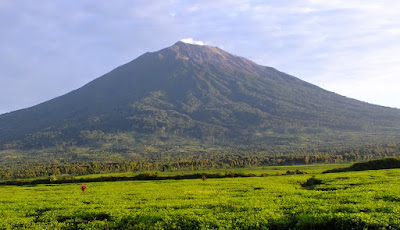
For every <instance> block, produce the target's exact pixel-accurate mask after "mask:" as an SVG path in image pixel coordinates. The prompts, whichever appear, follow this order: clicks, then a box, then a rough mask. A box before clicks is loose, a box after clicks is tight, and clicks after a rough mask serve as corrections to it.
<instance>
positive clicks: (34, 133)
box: [0, 42, 400, 150]
mask: <svg viewBox="0 0 400 230" xmlns="http://www.w3.org/2000/svg"><path fill="white" fill-rule="evenodd" d="M121 135H122V136H123V137H121V138H120V139H121V140H120V143H121V144H120V145H122V144H123V146H124V148H125V150H126V149H129V148H131V147H132V148H134V147H137V146H142V147H143V148H144V147H149V146H152V145H154V143H157V142H158V141H162V142H163V143H164V144H166V145H168V144H169V145H171V146H176V145H179V144H178V142H179V143H185V141H189V142H190V143H191V144H193V145H195V146H198V147H199V148H203V149H207V148H208V147H207V146H211V145H212V146H220V147H235V146H241V147H246V146H248V147H249V148H250V146H270V147H271V148H273V147H274V146H290V145H307V146H311V147H312V146H318V145H321V143H323V144H326V143H328V144H329V145H333V146H334V145H341V144H342V143H343V140H348V139H349V138H350V139H351V138H353V139H354V140H365V138H368V140H370V139H371V140H376V141H380V140H385V139H387V138H393V137H396V136H398V135H400V110H398V109H392V108H386V107H381V106H376V105H371V104H368V103H364V102H360V101H357V100H354V99H349V98H346V97H343V96H340V95H338V94H335V93H332V92H328V91H326V90H323V89H321V88H319V87H317V86H315V85H312V84H309V83H307V82H304V81H302V80H300V79H298V78H295V77H293V76H290V75H287V74H285V73H282V72H279V71H277V70H275V69H273V68H271V67H265V66H260V65H257V64H255V63H254V62H251V61H249V60H247V59H244V58H242V57H238V56H235V55H232V54H229V53H227V52H225V51H223V50H221V49H219V48H215V47H210V46H198V45H191V44H186V43H182V42H178V43H176V44H174V45H173V46H171V47H168V48H165V49H162V50H160V51H158V52H152V53H146V54H143V55H142V56H140V57H139V58H137V59H135V60H133V61H132V62H130V63H127V64H125V65H122V66H120V67H118V68H116V69H114V70H113V71H111V72H109V73H107V74H105V75H104V76H102V77H100V78H98V79H96V80H94V81H92V82H90V83H88V84H87V85H85V86H83V87H82V88H80V89H77V90H75V91H72V92H70V93H68V94H66V95H63V96H61V97H58V98H55V99H53V100H50V101H47V102H44V103H42V104H39V105H37V106H34V107H31V108H27V109H23V110H19V111H15V112H12V113H8V114H3V115H1V116H0V144H1V146H2V148H3V149H29V148H39V147H40V148H47V147H54V146H60V145H63V144H64V145H65V143H68V144H69V145H74V146H89V147H91V148H94V149H102V148H103V149H104V148H106V147H107V146H108V147H109V146H110V145H114V144H115V143H114V142H112V143H111V142H110V139H113V137H116V136H121ZM332 137H334V138H332ZM117 139H118V138H117ZM122 139H123V140H122ZM353 139H352V140H353ZM113 140H115V138H114V139H113ZM178 140H179V141H178ZM182 141H183V142H182ZM108 142H110V144H109V145H106V144H105V143H108ZM117 144H118V143H117ZM120 147H121V146H119V148H120Z"/></svg>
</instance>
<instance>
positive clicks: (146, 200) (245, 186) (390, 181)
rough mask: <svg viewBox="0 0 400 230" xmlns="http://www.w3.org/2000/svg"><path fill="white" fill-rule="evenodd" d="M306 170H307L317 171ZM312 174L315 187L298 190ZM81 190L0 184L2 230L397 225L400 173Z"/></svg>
mask: <svg viewBox="0 0 400 230" xmlns="http://www.w3.org/2000/svg"><path fill="white" fill-rule="evenodd" d="M304 167H305V168H302V169H303V170H306V169H307V167H309V168H308V169H309V171H310V170H311V171H312V167H316V166H304ZM319 167H321V166H319ZM292 168H293V169H294V168H295V167H292ZM322 168H323V167H322ZM322 168H321V169H322ZM265 170H272V169H271V168H269V169H267V168H266V169H265ZM313 176H315V178H314V181H316V182H318V183H315V184H314V185H312V183H311V185H310V186H308V187H304V186H302V185H301V184H303V183H305V182H306V181H307V180H309V179H310V178H312V177H313ZM80 186H81V184H61V185H37V186H1V187H0V194H1V196H0V204H1V206H0V217H1V218H0V229H16V228H28V229H70V228H72V229H75V228H100V229H129V228H130V229H213V228H214V229H235V228H237V229H289V228H291V229H381V228H386V229H399V226H400V169H391V170H375V171H362V172H346V173H330V174H320V173H319V172H318V170H315V171H314V173H313V174H302V175H283V176H276V175H273V176H272V175H271V176H265V177H248V178H247V177H246V178H245V177H239V178H237V177H235V178H222V179H209V178H208V179H206V180H205V181H203V180H202V179H190V180H163V181H124V182H96V183H87V184H86V186H87V190H86V191H85V192H82V191H81V189H80Z"/></svg>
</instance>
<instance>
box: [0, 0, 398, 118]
mask: <svg viewBox="0 0 400 230" xmlns="http://www.w3.org/2000/svg"><path fill="white" fill-rule="evenodd" d="M399 12H400V1H397V0H382V1H369V0H362V1H361V0H347V1H345V0H344V1H337V0H330V1H322V0H321V1H317V0H298V1H285V0H271V1H246V0H229V1H227V0H220V1H215V0H212V1H211V0H210V1H209V0H202V1H178V0H176V1H175V0H159V1H150V0H143V1H140V0H138V1H130V0H113V1H109V0H79V1H63V0H41V1H35V0H1V1H0V28H1V36H0V44H1V49H0V114H1V113H6V112H9V111H14V110H17V109H21V108H26V107H29V106H33V105H36V104H38V103H41V102H44V101H46V100H49V99H52V98H54V97H57V96H60V95H63V94H65V93H67V92H69V91H71V90H74V89H77V88H79V87H81V86H82V85H84V84H86V83H88V82H89V81H91V80H93V79H95V78H97V77H99V76H101V75H103V74H105V73H107V72H109V71H111V70H112V69H114V68H116V67H117V66H119V65H122V64H124V63H126V62H129V61H130V60H132V59H135V58H136V57H138V56H139V55H141V54H143V53H145V52H147V51H157V50H159V49H162V48H164V47H167V46H171V45H173V44H174V43H175V42H177V41H179V40H181V39H192V40H195V41H201V42H203V43H204V44H206V45H211V46H218V47H220V48H222V49H225V50H226V51H228V52H230V53H233V54H236V55H239V56H243V57H245V58H248V59H250V60H253V61H255V62H257V63H258V64H261V65H266V66H272V67H275V68H277V69H278V70H280V71H283V72H286V73H289V74H291V75H294V76H296V77H299V78H301V79H303V80H305V81H308V82H311V83H313V84H316V85H318V86H320V87H322V88H324V89H327V90H330V91H334V92H337V93H339V94H342V95H345V96H347V97H352V98H356V99H359V100H362V101H367V102H370V103H373V104H380V105H385V106H391V107H397V108H400V100H399V99H400V90H399V89H398V88H399V87H400V13H399Z"/></svg>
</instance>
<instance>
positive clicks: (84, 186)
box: [81, 184, 86, 192]
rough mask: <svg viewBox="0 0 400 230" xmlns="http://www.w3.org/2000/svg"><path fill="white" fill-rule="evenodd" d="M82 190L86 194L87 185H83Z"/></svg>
mask: <svg viewBox="0 0 400 230" xmlns="http://www.w3.org/2000/svg"><path fill="white" fill-rule="evenodd" d="M81 189H82V192H85V190H86V185H84V184H82V187H81Z"/></svg>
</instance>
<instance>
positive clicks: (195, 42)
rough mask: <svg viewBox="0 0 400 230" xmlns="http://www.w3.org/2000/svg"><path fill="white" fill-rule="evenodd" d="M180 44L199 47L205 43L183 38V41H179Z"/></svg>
mask: <svg viewBox="0 0 400 230" xmlns="http://www.w3.org/2000/svg"><path fill="white" fill-rule="evenodd" d="M181 42H184V43H189V44H194V45H200V46H204V45H205V43H204V42H203V41H198V40H194V39H193V38H184V39H181Z"/></svg>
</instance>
